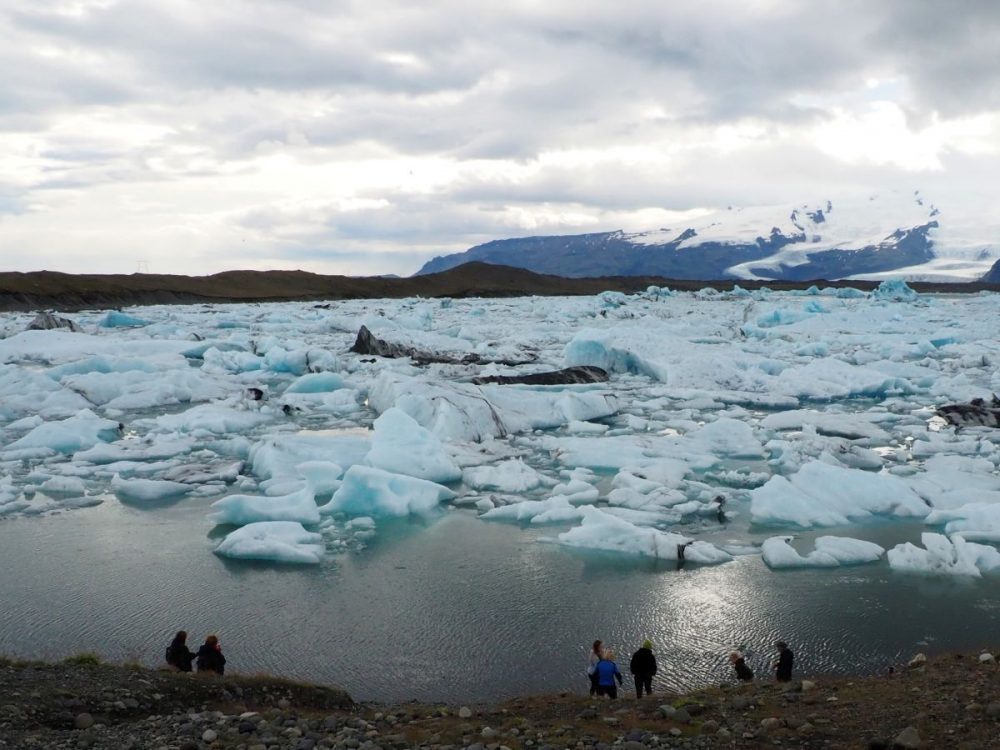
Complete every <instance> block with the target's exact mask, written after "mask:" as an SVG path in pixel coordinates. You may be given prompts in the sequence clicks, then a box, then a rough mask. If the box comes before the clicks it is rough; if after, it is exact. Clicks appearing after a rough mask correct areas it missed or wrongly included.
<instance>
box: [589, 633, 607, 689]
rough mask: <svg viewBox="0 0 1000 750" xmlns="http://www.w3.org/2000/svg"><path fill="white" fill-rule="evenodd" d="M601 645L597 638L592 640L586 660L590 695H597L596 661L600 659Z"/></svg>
mask: <svg viewBox="0 0 1000 750" xmlns="http://www.w3.org/2000/svg"><path fill="white" fill-rule="evenodd" d="M602 650H603V646H602V644H601V642H600V641H599V640H597V641H594V645H593V647H592V648H591V649H590V654H589V657H588V660H587V677H589V678H590V695H591V697H593V696H595V695H597V662H599V661H600V660H601V651H602Z"/></svg>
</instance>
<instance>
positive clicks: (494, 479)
mask: <svg viewBox="0 0 1000 750" xmlns="http://www.w3.org/2000/svg"><path fill="white" fill-rule="evenodd" d="M462 481H463V482H465V484H467V485H468V486H469V487H472V488H473V489H476V490H493V491H496V492H511V493H515V492H527V491H529V490H533V489H535V488H536V487H538V486H539V485H540V484H541V483H542V476H541V474H539V473H538V472H537V471H535V470H534V469H532V468H531V467H530V466H528V465H527V464H526V463H524V461H522V460H521V459H519V458H514V459H511V460H509V461H501V462H500V463H498V464H496V465H494V466H474V467H472V468H468V469H465V470H464V471H463V472H462Z"/></svg>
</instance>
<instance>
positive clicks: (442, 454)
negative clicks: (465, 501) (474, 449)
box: [365, 407, 462, 482]
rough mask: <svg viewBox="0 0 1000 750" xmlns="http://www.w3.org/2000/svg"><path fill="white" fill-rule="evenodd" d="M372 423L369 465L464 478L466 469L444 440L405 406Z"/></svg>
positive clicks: (419, 474) (440, 478) (434, 476)
mask: <svg viewBox="0 0 1000 750" xmlns="http://www.w3.org/2000/svg"><path fill="white" fill-rule="evenodd" d="M372 426H373V427H374V432H373V435H372V447H371V450H370V451H368V455H367V456H365V463H367V464H368V465H370V466H375V467H378V468H379V469H385V470H386V471H389V472H393V473H396V474H406V475H407V476H411V477H418V478H419V479H427V480H430V481H432V482H454V481H456V480H459V479H461V478H462V470H461V469H460V468H458V466H456V465H455V462H454V461H453V460H452V458H451V456H450V455H449V454H448V452H447V451H446V450H445V448H444V446H443V445H442V444H441V441H440V440H438V439H437V437H435V436H434V435H433V434H431V433H430V432H429V431H428V430H426V429H425V428H423V427H422V426H420V424H418V423H417V421H416V420H414V419H413V417H411V416H410V415H409V414H407V413H406V412H405V411H403V410H402V409H397V408H395V407H393V408H391V409H387V410H386V411H384V412H382V414H381V415H380V416H379V418H378V419H376V420H375V422H374V424H373V425H372Z"/></svg>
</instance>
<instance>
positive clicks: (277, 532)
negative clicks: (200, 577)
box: [215, 521, 324, 565]
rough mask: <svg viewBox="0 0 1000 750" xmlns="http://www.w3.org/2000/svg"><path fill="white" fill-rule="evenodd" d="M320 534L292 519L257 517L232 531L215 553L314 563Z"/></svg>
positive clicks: (320, 547) (320, 548)
mask: <svg viewBox="0 0 1000 750" xmlns="http://www.w3.org/2000/svg"><path fill="white" fill-rule="evenodd" d="M323 552H324V548H323V537H322V536H321V535H320V534H317V533H315V532H312V531H306V530H305V529H304V528H303V527H302V524H300V523H295V522H293V521H260V522H258V523H251V524H248V525H246V526H244V527H243V528H240V529H237V530H236V531H233V532H232V533H230V534H229V535H227V536H226V538H225V539H223V540H222V542H220V544H219V546H218V547H216V548H215V554H217V555H221V556H223V557H233V558H237V559H241V560H271V561H273V562H280V563H298V564H304V565H316V564H318V563H320V562H322V560H323Z"/></svg>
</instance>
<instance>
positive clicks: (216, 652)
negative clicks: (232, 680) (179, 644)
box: [198, 635, 226, 675]
mask: <svg viewBox="0 0 1000 750" xmlns="http://www.w3.org/2000/svg"><path fill="white" fill-rule="evenodd" d="M198 671H199V672H215V673H216V674H218V675H221V674H223V673H224V672H225V671H226V657H225V656H223V655H222V646H220V645H219V639H218V637H217V636H214V635H210V636H208V638H206V639H205V643H204V645H203V646H202V647H201V648H199V649H198Z"/></svg>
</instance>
